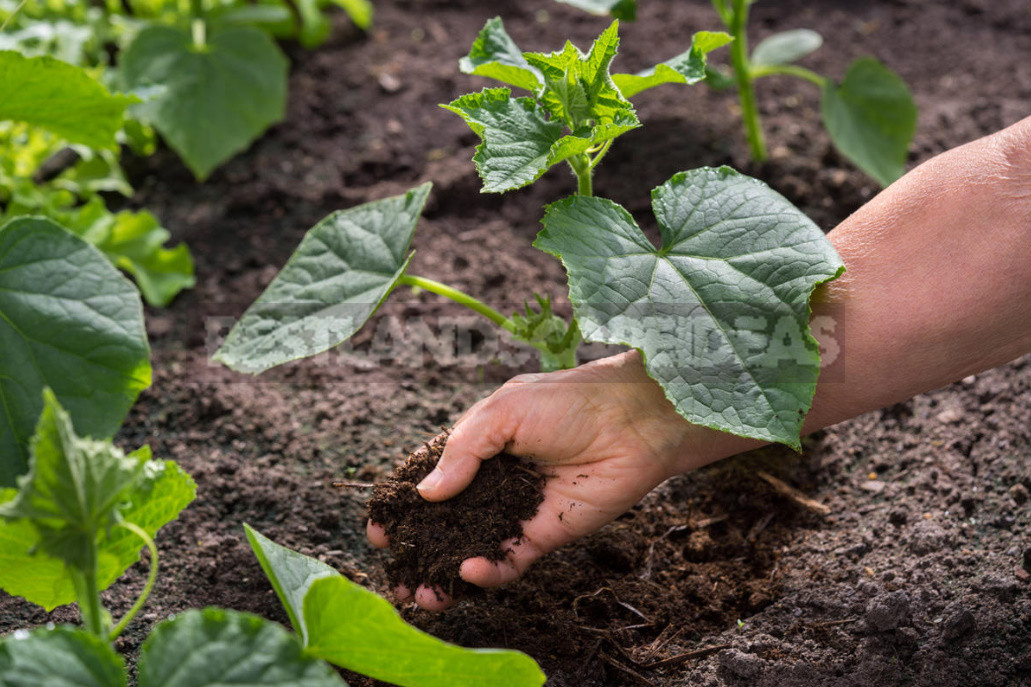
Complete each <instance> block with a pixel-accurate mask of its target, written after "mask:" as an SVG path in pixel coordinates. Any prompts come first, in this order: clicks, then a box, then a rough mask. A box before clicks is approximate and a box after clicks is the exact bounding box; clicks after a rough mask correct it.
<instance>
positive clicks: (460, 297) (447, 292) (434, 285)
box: [398, 274, 515, 334]
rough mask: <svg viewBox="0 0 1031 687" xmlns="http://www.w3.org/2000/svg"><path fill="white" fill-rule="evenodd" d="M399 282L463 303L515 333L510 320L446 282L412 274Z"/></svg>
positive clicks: (403, 277) (507, 330)
mask: <svg viewBox="0 0 1031 687" xmlns="http://www.w3.org/2000/svg"><path fill="white" fill-rule="evenodd" d="M398 283H399V284H405V285H407V286H412V287H416V288H420V289H424V290H426V291H429V292H430V293H435V294H437V295H438V296H443V297H444V298H449V299H451V300H453V301H454V302H455V303H458V304H460V305H464V306H465V307H467V308H469V309H470V310H473V311H475V312H478V313H480V314H481V315H483V316H484V317H486V318H487V319H488V320H490V321H491V322H493V323H494V324H496V325H498V326H499V327H501V328H502V329H504V330H505V331H506V332H509V333H512V334H514V333H515V325H514V324H512V320H510V319H509V318H507V317H505V316H504V315H502V314H501V313H499V312H498V311H497V310H495V309H494V308H492V307H490V306H489V305H487V304H486V303H484V302H483V301H480V300H477V299H475V298H473V297H472V296H470V295H469V294H467V293H463V292H461V291H459V290H458V289H454V288H452V287H450V286H448V285H447V284H441V283H440V282H439V281H434V280H432V279H427V278H426V277H417V276H415V275H414V274H406V275H404V276H402V277H401V278H400V279H399V280H398Z"/></svg>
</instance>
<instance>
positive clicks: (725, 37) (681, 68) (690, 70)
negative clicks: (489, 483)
mask: <svg viewBox="0 0 1031 687" xmlns="http://www.w3.org/2000/svg"><path fill="white" fill-rule="evenodd" d="M733 40H734V39H733V37H731V36H730V34H727V33H723V32H722V31H699V32H698V33H696V34H694V35H693V36H692V37H691V47H690V48H688V49H687V50H685V51H684V52H682V53H680V54H679V55H677V56H676V57H673V58H671V59H669V60H666V61H665V62H663V63H661V64H657V65H655V66H654V67H652V68H650V69H646V70H644V71H643V72H638V73H637V74H613V75H612V81H613V82H614V83H615V84H616V87H617V88H619V90H620V91H621V92H622V93H623V95H624V97H627V98H632V97H633V96H635V95H637V94H638V93H640V92H641V91H645V90H647V89H649V88H654V87H655V86H660V85H662V84H666V83H680V84H693V83H698V82H699V81H701V80H702V79H705V78H706V76H707V71H706V58H705V56H706V55H707V54H709V53H710V52H712V51H713V50H715V49H717V48H721V47H723V46H724V45H726V44H728V43H730V42H731V41H733Z"/></svg>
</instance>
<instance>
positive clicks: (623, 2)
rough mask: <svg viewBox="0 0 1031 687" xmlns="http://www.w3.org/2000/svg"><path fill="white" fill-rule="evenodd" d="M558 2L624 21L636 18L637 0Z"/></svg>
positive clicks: (571, 0) (573, 0)
mask: <svg viewBox="0 0 1031 687" xmlns="http://www.w3.org/2000/svg"><path fill="white" fill-rule="evenodd" d="M558 2H561V3H562V4H563V5H572V6H573V7H577V8H579V9H582V10H583V11H585V12H590V13H591V14H597V15H600V16H609V17H612V18H613V19H623V20H624V21H634V20H636V19H637V0H558Z"/></svg>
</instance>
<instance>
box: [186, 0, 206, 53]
mask: <svg viewBox="0 0 1031 687" xmlns="http://www.w3.org/2000/svg"><path fill="white" fill-rule="evenodd" d="M190 17H191V21H190V30H191V32H192V34H193V47H194V48H195V49H198V50H203V49H204V48H206V47H207V44H208V27H207V24H206V23H205V21H204V0H190Z"/></svg>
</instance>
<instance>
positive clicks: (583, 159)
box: [568, 153, 594, 196]
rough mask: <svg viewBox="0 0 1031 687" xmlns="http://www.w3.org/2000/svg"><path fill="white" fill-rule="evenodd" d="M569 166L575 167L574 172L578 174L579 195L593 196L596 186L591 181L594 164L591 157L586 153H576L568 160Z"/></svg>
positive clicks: (577, 189)
mask: <svg viewBox="0 0 1031 687" xmlns="http://www.w3.org/2000/svg"><path fill="white" fill-rule="evenodd" d="M568 162H569V166H570V167H572V168H573V174H575V175H576V181H577V185H576V186H577V188H576V192H577V195H581V196H593V195H594V186H593V182H592V181H591V175H592V173H593V172H592V169H593V167H592V165H591V158H590V157H588V156H587V154H586V153H581V154H580V155H574V156H573V157H571V158H569V160H568Z"/></svg>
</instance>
